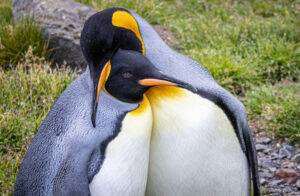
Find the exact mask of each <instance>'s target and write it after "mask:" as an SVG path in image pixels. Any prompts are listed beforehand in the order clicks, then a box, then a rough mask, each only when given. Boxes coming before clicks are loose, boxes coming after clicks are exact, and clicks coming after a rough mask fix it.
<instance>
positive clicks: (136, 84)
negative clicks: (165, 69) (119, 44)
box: [105, 49, 177, 103]
mask: <svg viewBox="0 0 300 196" xmlns="http://www.w3.org/2000/svg"><path fill="white" fill-rule="evenodd" d="M111 67H112V68H111V73H110V75H109V77H108V79H107V81H106V83H105V89H106V90H107V92H108V93H109V94H111V95H112V96H113V97H115V98H117V99H119V100H121V101H124V102H128V103H137V102H140V101H141V100H142V99H143V94H144V93H145V92H146V91H147V90H148V89H149V87H151V86H157V85H173V86H174V85H177V84H176V82H177V81H175V80H174V79H172V78H169V77H166V76H165V75H163V74H162V73H161V72H160V71H159V70H158V69H157V68H155V67H154V65H153V64H152V63H151V62H150V61H149V60H148V59H147V58H146V57H145V56H143V55H142V54H141V53H138V52H135V51H129V50H121V49H120V50H118V52H117V53H116V54H115V55H114V57H113V58H112V60H111Z"/></svg>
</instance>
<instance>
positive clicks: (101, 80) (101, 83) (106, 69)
mask: <svg viewBox="0 0 300 196" xmlns="http://www.w3.org/2000/svg"><path fill="white" fill-rule="evenodd" d="M110 69H111V65H110V62H107V63H106V64H105V66H104V68H103V69H102V71H101V74H100V78H99V83H98V89H97V102H98V101H99V97H100V93H101V90H102V88H103V87H104V84H105V81H106V80H107V78H108V76H109V73H110Z"/></svg>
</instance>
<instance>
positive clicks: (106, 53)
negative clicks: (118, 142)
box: [80, 7, 145, 126]
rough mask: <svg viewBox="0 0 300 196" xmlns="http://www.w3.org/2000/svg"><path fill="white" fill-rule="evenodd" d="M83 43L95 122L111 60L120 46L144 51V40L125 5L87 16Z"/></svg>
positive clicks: (82, 33)
mask: <svg viewBox="0 0 300 196" xmlns="http://www.w3.org/2000/svg"><path fill="white" fill-rule="evenodd" d="M80 45H81V49H82V53H83V56H84V57H85V59H86V61H87V63H88V66H89V70H90V75H91V78H92V81H93V95H92V96H93V102H92V123H93V125H94V126H95V118H96V111H97V106H98V101H99V96H100V92H101V89H102V88H103V86H104V82H105V80H106V79H107V77H108V75H109V69H110V64H109V63H108V62H109V60H110V59H111V58H112V56H113V55H114V54H115V53H116V51H117V50H118V49H119V48H121V49H125V50H133V51H136V52H138V53H140V54H144V52H145V49H144V42H143V40H142V37H141V33H140V31H139V26H138V23H137V21H136V20H135V18H134V16H133V15H132V14H131V13H130V12H129V11H128V10H126V9H124V8H116V7H114V8H109V9H105V10H103V11H101V12H98V13H96V14H94V15H92V16H91V17H90V18H88V19H87V21H86V22H85V24H84V27H83V30H82V32H81V37H80Z"/></svg>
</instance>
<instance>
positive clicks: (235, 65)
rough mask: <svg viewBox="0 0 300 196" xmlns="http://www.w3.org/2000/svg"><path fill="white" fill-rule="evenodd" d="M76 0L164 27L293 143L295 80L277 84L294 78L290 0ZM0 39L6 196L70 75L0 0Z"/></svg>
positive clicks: (0, 137)
mask: <svg viewBox="0 0 300 196" xmlns="http://www.w3.org/2000/svg"><path fill="white" fill-rule="evenodd" d="M80 1H81V2H83V3H86V4H90V5H92V6H94V7H95V8H97V9H98V10H101V9H104V8H107V7H111V6H121V7H127V8H129V9H132V10H134V11H136V12H137V13H138V14H140V15H142V16H143V17H144V18H146V19H147V20H148V21H149V22H150V23H151V24H159V25H162V26H164V27H166V28H167V29H169V30H170V31H171V32H172V33H173V34H174V35H175V37H176V39H178V42H179V43H180V44H181V45H180V47H179V50H180V52H181V53H184V54H186V55H188V56H190V57H192V58H194V59H195V60H197V61H199V62H201V63H202V64H204V65H205V66H206V67H207V68H208V69H209V71H210V72H211V73H212V74H213V76H214V77H215V79H216V80H217V81H218V82H219V83H220V84H221V85H222V86H224V87H225V88H227V89H228V90H230V91H231V92H232V93H235V94H238V95H240V96H242V98H243V100H244V103H245V105H246V107H247V110H248V112H249V116H250V119H252V120H255V121H256V122H257V123H259V125H260V126H261V128H263V129H265V130H266V131H268V132H269V133H270V134H273V135H274V136H275V137H286V138H288V139H289V141H291V142H299V141H300V139H299V138H300V137H299V130H300V127H299V126H300V125H299V119H300V117H299V108H300V107H299V102H300V100H299V99H300V98H299V88H300V86H299V82H298V83H292V82H289V83H288V84H283V83H282V82H279V81H282V80H283V81H286V80H290V81H297V79H298V78H299V69H300V65H299V63H300V62H299V60H300V47H299V46H300V44H299V39H300V28H299V26H300V18H299V13H300V4H299V3H296V1H275V0H267V1H260V0H253V1H233V0H230V1H221V0H210V1H196V0H188V1H183V0H182V1H180V0H176V1H175V0H168V1H161V0H148V1H134V0H123V1H119V0H118V1H117V0H110V1H99V0H94V1H92V0H80ZM0 40H1V41H0V43H1V44H0V89H1V91H0V156H1V160H0V192H1V193H3V194H10V193H11V190H12V186H13V183H14V181H15V177H16V174H17V171H18V167H19V164H20V161H21V160H22V157H23V155H24V153H25V151H26V149H27V147H28V144H29V143H30V141H31V139H32V137H33V135H34V134H35V133H36V130H37V128H38V127H39V125H40V123H41V121H42V119H43V118H44V117H45V115H46V114H47V113H48V111H49V109H50V108H51V106H52V104H53V102H54V100H55V99H56V98H57V97H58V96H59V94H60V93H61V92H62V91H63V90H64V89H65V88H66V86H67V85H68V84H69V83H70V82H71V81H72V80H73V79H74V77H75V73H74V71H71V70H69V69H66V68H62V69H59V70H51V69H50V68H49V65H50V64H49V63H48V62H47V61H45V60H43V58H41V57H47V56H48V52H49V49H48V48H47V40H46V41H45V40H43V39H42V34H41V30H40V28H39V27H38V26H37V25H36V24H35V23H34V22H33V21H31V20H28V19H27V20H24V21H23V22H21V23H17V24H14V23H13V22H12V12H11V1H10V0H0ZM278 82H279V83H278ZM274 84H275V85H274Z"/></svg>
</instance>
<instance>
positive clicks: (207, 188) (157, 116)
mask: <svg viewBox="0 0 300 196" xmlns="http://www.w3.org/2000/svg"><path fill="white" fill-rule="evenodd" d="M173 88H176V87H155V88H152V89H150V90H149V92H148V93H147V97H148V99H149V101H150V104H151V108H152V112H153V130H152V136H151V149H150V162H149V173H148V182H147V190H146V195H149V196H177V195H178V196H183V195H188V196H193V195H211V196H217V195H222V196H224V195H228V196H243V195H248V194H249V193H248V182H249V181H248V165H247V160H246V156H245V154H244V153H243V152H242V150H241V147H240V144H239V142H238V139H237V136H236V134H235V132H234V129H233V127H232V125H231V123H230V121H229V120H228V118H227V116H226V115H225V113H224V112H223V110H221V109H220V108H219V107H218V106H217V105H215V104H214V103H213V102H211V101H209V100H207V99H204V98H202V97H201V96H199V95H197V94H194V93H192V92H190V91H187V90H184V89H180V90H179V89H178V88H176V89H173ZM173 91H174V92H173ZM177 94H178V95H177Z"/></svg>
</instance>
